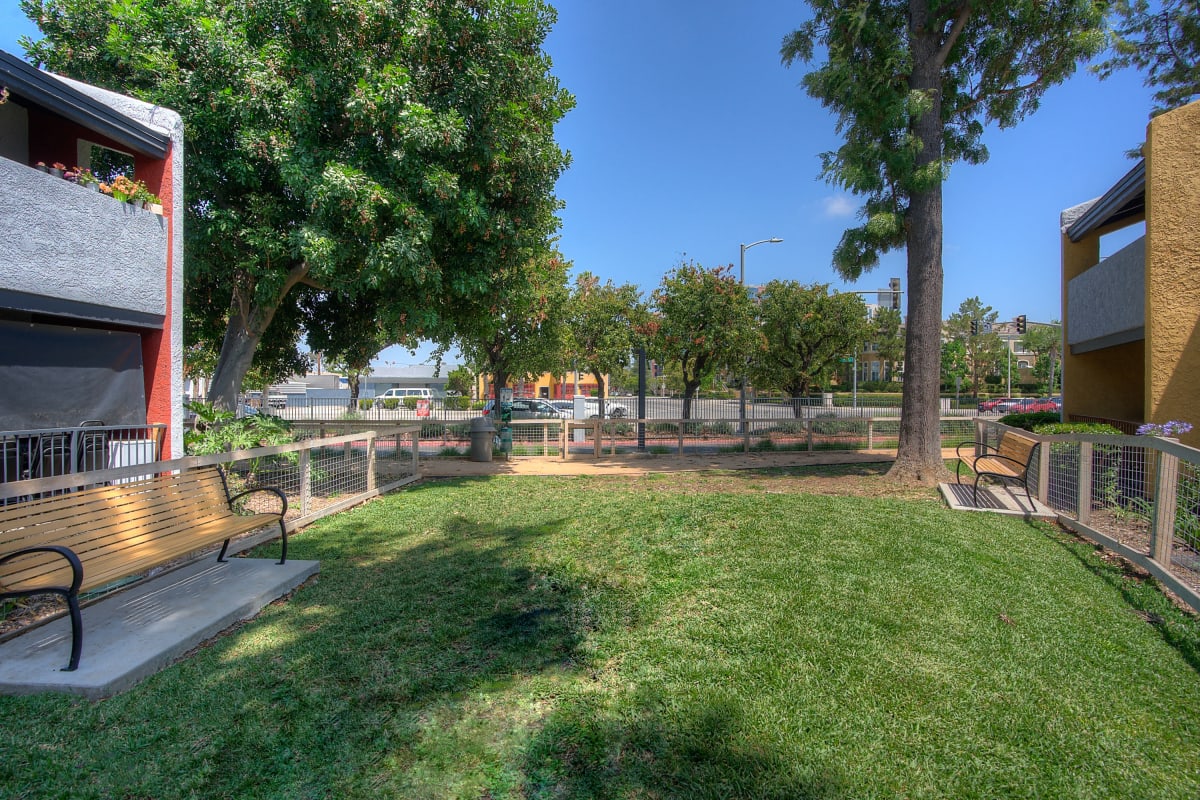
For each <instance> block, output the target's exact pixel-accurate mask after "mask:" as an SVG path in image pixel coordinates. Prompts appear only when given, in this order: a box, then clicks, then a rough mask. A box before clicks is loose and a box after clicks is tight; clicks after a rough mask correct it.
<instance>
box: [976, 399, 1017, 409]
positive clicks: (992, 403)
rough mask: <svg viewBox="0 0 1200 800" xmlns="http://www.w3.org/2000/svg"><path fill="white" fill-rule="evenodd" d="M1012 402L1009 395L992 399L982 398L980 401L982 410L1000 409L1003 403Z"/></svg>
mask: <svg viewBox="0 0 1200 800" xmlns="http://www.w3.org/2000/svg"><path fill="white" fill-rule="evenodd" d="M1008 402H1011V400H1010V398H1007V397H993V398H992V399H991V400H981V401H980V403H979V410H980V411H999V410H1000V409H999V408H997V406H999V405H1000V404H1001V403H1008Z"/></svg>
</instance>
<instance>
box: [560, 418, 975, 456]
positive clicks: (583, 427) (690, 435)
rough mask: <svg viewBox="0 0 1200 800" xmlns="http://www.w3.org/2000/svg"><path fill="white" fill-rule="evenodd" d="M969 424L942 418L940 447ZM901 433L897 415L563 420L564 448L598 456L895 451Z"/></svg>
mask: <svg viewBox="0 0 1200 800" xmlns="http://www.w3.org/2000/svg"><path fill="white" fill-rule="evenodd" d="M972 425H973V422H972V420H971V419H969V418H963V417H943V418H942V419H941V420H940V428H941V438H942V446H943V447H952V446H954V445H956V444H958V443H959V442H962V441H965V440H969V439H970V438H971V433H972ZM899 432H900V420H899V419H898V418H895V417H885V418H874V417H854V416H834V415H828V416H817V417H812V418H807V419H794V418H792V419H787V418H782V419H781V418H775V419H765V420H764V419H759V420H751V419H747V420H745V421H742V420H739V419H690V420H663V419H645V420H635V419H622V420H580V421H569V422H567V438H568V441H567V443H566V452H567V454H568V455H570V456H589V455H591V456H597V455H621V454H632V453H638V452H645V453H649V454H652V455H667V454H675V455H714V454H720V453H763V452H786V451H805V452H818V451H834V450H841V451H845V450H894V449H895V448H896V446H897V444H898V442H899ZM597 437H599V444H597Z"/></svg>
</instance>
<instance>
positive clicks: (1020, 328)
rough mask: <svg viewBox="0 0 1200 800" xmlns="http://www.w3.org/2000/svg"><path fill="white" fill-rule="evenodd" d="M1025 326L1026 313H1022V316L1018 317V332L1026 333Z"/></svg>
mask: <svg viewBox="0 0 1200 800" xmlns="http://www.w3.org/2000/svg"><path fill="white" fill-rule="evenodd" d="M1025 328H1026V325H1025V315H1024V314H1022V315H1021V316H1019V317H1017V333H1024V332H1025Z"/></svg>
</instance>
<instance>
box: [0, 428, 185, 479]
mask: <svg viewBox="0 0 1200 800" xmlns="http://www.w3.org/2000/svg"><path fill="white" fill-rule="evenodd" d="M166 431H167V426H166V425H100V424H87V423H85V424H83V425H78V426H76V427H73V428H46V429H41V430H25V431H3V432H0V483H11V482H12V481H20V480H29V479H31V478H50V477H54V476H56V475H68V474H71V473H75V472H90V471H93V470H98V469H108V468H110V467H121V466H126V465H128V464H142V463H145V462H147V461H157V460H158V458H159V457H160V456H161V455H162V445H163V441H164V439H165V437H166Z"/></svg>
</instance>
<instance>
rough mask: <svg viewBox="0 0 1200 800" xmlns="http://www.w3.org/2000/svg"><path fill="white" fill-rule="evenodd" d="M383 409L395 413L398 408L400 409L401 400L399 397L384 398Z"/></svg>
mask: <svg viewBox="0 0 1200 800" xmlns="http://www.w3.org/2000/svg"><path fill="white" fill-rule="evenodd" d="M383 407H384V408H385V409H387V410H388V411H395V410H396V409H397V408H399V407H400V398H398V397H385V398H383ZM413 407H414V408H416V406H413Z"/></svg>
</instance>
